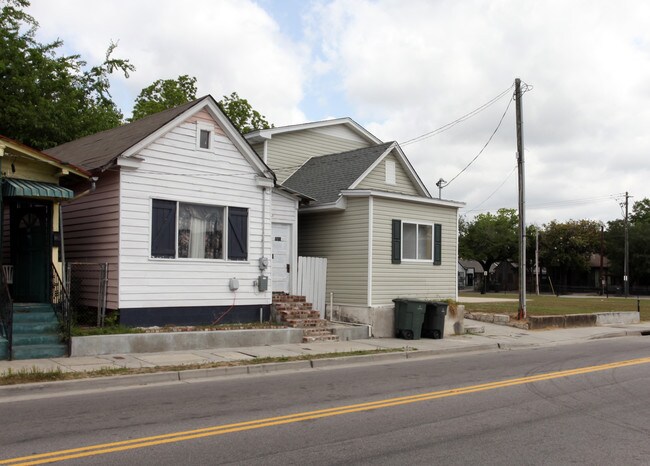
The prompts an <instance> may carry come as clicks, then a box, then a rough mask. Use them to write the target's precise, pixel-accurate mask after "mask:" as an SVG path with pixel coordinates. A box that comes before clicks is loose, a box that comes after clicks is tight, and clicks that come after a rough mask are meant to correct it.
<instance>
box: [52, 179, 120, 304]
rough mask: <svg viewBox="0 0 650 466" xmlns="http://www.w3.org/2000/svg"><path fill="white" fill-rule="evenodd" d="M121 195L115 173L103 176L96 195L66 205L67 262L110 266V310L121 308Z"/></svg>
mask: <svg viewBox="0 0 650 466" xmlns="http://www.w3.org/2000/svg"><path fill="white" fill-rule="evenodd" d="M119 195H120V189H119V173H118V172H117V171H116V170H115V169H113V170H109V171H106V172H104V173H102V174H101V176H100V177H99V180H98V181H97V189H96V190H95V191H94V192H92V193H90V194H88V195H86V196H83V197H81V198H79V199H78V200H76V201H73V202H69V203H68V202H65V203H63V235H64V247H65V257H66V261H68V262H91V263H100V262H107V263H108V267H109V275H108V278H109V281H108V302H107V307H108V309H117V308H118V286H119V283H118V276H119V271H118V256H119V225H120V222H119ZM95 302H96V298H95Z"/></svg>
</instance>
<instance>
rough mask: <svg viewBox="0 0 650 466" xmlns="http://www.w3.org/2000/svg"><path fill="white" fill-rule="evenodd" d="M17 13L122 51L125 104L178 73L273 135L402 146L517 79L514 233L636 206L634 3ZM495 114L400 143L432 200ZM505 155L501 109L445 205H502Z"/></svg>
mask: <svg viewBox="0 0 650 466" xmlns="http://www.w3.org/2000/svg"><path fill="white" fill-rule="evenodd" d="M289 10H291V11H289ZM30 11H31V12H32V14H34V16H35V17H36V18H37V19H38V20H39V21H40V23H41V29H40V32H39V34H40V35H41V36H42V37H43V38H44V39H43V40H45V39H47V38H49V39H50V40H51V39H54V38H56V37H61V38H62V39H63V40H64V41H65V43H66V44H67V45H68V47H69V50H70V51H71V52H75V53H80V54H81V55H82V56H83V57H84V58H87V59H88V61H89V62H90V63H97V62H100V61H101V60H102V59H103V53H104V51H105V50H106V47H107V45H108V43H109V42H110V40H120V45H119V48H118V50H117V52H118V55H120V56H123V57H128V58H130V59H131V60H132V62H133V63H134V64H135V65H136V66H137V68H138V70H137V72H136V73H135V74H134V75H133V76H132V78H130V79H129V80H123V79H116V80H115V81H114V83H115V85H114V88H115V89H116V92H118V93H119V94H120V98H122V99H123V100H124V101H128V105H129V106H130V105H131V103H132V101H133V99H134V98H135V96H136V95H137V93H138V92H139V91H140V89H142V88H143V87H144V86H146V85H148V84H150V83H151V82H153V81H154V80H156V79H159V78H173V77H176V76H178V75H179V74H189V75H193V76H196V77H197V78H198V82H199V87H200V89H199V93H201V94H203V93H211V94H213V95H214V96H215V97H217V98H220V97H221V95H223V94H226V93H230V92H232V91H237V92H239V94H240V95H241V96H244V97H246V98H247V99H249V100H250V101H251V103H252V104H253V106H254V107H255V108H256V109H258V110H259V111H260V112H262V113H263V114H265V115H266V116H267V117H268V119H269V121H272V122H274V123H275V124H276V125H283V124H290V123H297V122H302V121H306V119H307V116H309V117H310V119H314V120H315V119H324V118H326V117H329V116H335V117H340V116H350V117H352V118H354V119H355V120H357V121H359V122H360V123H361V124H363V125H365V126H366V127H367V128H368V129H369V130H370V131H371V132H373V133H374V134H376V135H377V136H378V137H380V138H382V139H384V140H397V141H405V140H408V139H411V138H413V137H415V136H418V135H421V134H424V133H426V132H428V131H431V130H432V129H435V128H438V127H440V126H442V125H444V124H446V123H449V122H450V121H452V120H454V119H456V118H458V117H460V116H461V115H463V114H465V113H467V112H469V111H471V110H473V109H475V108H476V107H478V106H479V105H481V104H483V103H485V102H487V101H488V100H490V99H491V98H492V97H494V96H495V95H497V94H499V93H500V92H501V91H503V90H504V89H506V88H507V87H508V86H510V85H511V84H512V83H513V81H514V78H516V77H520V78H522V80H523V81H525V82H526V83H528V84H531V85H533V89H532V91H530V92H527V93H526V94H525V96H524V107H523V108H524V143H525V147H526V154H525V157H526V170H527V179H526V189H527V203H528V205H529V212H528V218H529V220H530V221H535V222H538V223H543V222H546V221H549V220H551V219H553V218H557V219H559V220H564V219H569V218H593V219H597V220H598V219H600V220H610V219H612V218H615V217H620V209H619V207H618V205H617V202H616V201H615V200H613V199H608V196H609V195H612V194H617V193H621V192H625V191H629V192H630V193H631V194H632V195H634V196H635V199H641V198H643V197H650V192H649V189H648V187H647V184H646V181H645V180H646V179H648V176H649V175H650V173H649V171H650V168H649V165H648V163H647V158H648V152H649V149H650V136H649V135H648V130H647V128H649V127H650V27H648V18H650V3H648V2H646V1H645V0H627V1H624V2H618V3H615V2H610V1H608V0H591V1H586V0H576V1H571V2H566V1H559V0H551V1H545V2H539V1H535V0H520V1H517V2H515V1H512V0H472V1H463V2H458V1H452V0H441V1H435V2H432V1H428V0H410V1H408V2H405V1H403V0H373V1H370V0H333V1H325V0H318V1H312V2H310V3H309V4H308V5H307V6H304V4H303V3H301V2H296V1H289V2H287V1H286V0H285V1H282V0H258V3H255V2H253V1H251V0H241V1H235V0H219V1H208V0H199V1H196V2H193V3H192V4H191V6H188V5H185V4H180V3H178V2H171V1H168V0H158V1H155V2H154V1H151V0H139V1H137V2H132V1H126V0H113V1H99V0H96V1H94V2H92V3H89V2H84V1H82V0H60V1H57V2H51V1H47V0H36V1H34V2H33V6H32V7H31V8H30ZM296 27H298V28H301V30H296V29H295V28H296ZM506 104H507V97H506V98H504V99H502V100H499V101H498V102H497V103H495V104H494V105H493V106H491V107H490V108H489V109H487V110H485V111H483V112H481V113H480V114H479V115H478V116H476V117H474V118H472V119H471V120H468V121H466V122H464V123H462V124H460V125H458V126H456V127H454V128H453V129H451V130H449V131H446V132H444V133H442V134H440V135H437V136H434V137H432V138H429V139H426V140H424V141H422V142H418V143H414V144H410V145H406V146H405V147H404V150H405V152H406V154H407V156H408V157H409V159H410V160H411V162H412V163H413V165H414V166H415V168H416V170H417V171H418V172H419V174H420V176H421V178H422V179H423V181H424V182H425V184H426V185H427V186H428V187H429V190H430V191H431V192H432V193H435V194H437V188H436V187H435V182H436V181H437V180H438V178H441V177H442V178H445V179H447V180H450V179H451V178H452V177H454V176H455V175H456V174H458V173H459V172H460V171H461V170H462V169H463V167H465V166H466V165H467V163H468V162H469V161H470V160H471V159H472V158H473V157H474V156H476V154H477V153H478V151H479V150H480V149H481V147H482V146H483V145H484V144H485V142H486V141H487V140H488V138H489V137H490V134H491V133H492V132H493V131H494V129H495V127H496V125H497V123H498V121H499V118H500V117H501V115H502V113H503V111H504V109H505V107H506ZM515 147H516V146H515V127H514V106H511V108H510V110H509V112H508V114H507V116H506V118H505V119H504V121H503V125H502V127H501V128H500V130H499V132H498V133H497V134H496V136H495V137H494V139H493V141H492V142H491V143H490V145H489V146H488V147H487V148H486V150H485V152H484V153H483V154H482V155H481V156H480V157H479V158H478V159H477V160H476V162H474V164H473V165H472V166H470V167H469V168H468V169H467V170H466V171H465V172H464V173H463V174H462V175H461V176H460V177H458V179H457V180H455V181H454V182H453V183H452V184H451V185H450V186H449V187H448V188H446V189H445V190H444V191H443V195H444V196H445V197H449V198H453V199H457V200H463V201H465V202H467V206H468V209H471V208H476V207H477V206H479V205H480V206H481V207H480V209H481V210H484V209H489V210H495V209H497V208H499V207H515V206H516V205H517V183H516V181H517V177H516V174H514V175H509V174H510V173H511V171H512V167H513V166H514V164H515ZM504 180H506V181H505V182H504ZM502 183H503V186H502V187H501V188H500V189H499V190H498V191H497V192H496V193H495V192H494V191H495V190H496V188H497V187H498V186H499V185H501V184H502ZM493 193H494V194H493ZM489 196H492V197H490V199H489V200H486V199H487V198H488V197H489ZM580 199H591V200H592V201H590V202H583V201H579V200H580ZM551 203H553V204H551Z"/></svg>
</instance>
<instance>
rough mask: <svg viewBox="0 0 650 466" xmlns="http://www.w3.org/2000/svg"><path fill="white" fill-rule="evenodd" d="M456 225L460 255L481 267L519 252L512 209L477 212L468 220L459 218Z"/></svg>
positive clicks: (516, 226) (515, 215)
mask: <svg viewBox="0 0 650 466" xmlns="http://www.w3.org/2000/svg"><path fill="white" fill-rule="evenodd" d="M459 227H460V239H459V253H460V256H461V257H462V258H464V259H473V260H475V261H477V262H478V263H479V264H481V267H483V270H488V271H489V270H490V267H492V264H495V263H496V262H500V261H504V260H515V259H517V257H518V256H519V252H518V251H519V249H518V248H519V234H518V231H519V216H518V215H517V212H516V211H515V209H499V210H498V211H497V213H496V214H492V213H489V212H488V213H486V214H479V215H477V216H476V217H475V218H474V220H472V221H471V222H467V221H465V220H464V219H461V222H460V225H459ZM488 280H489V274H488ZM488 285H489V283H486V284H485V286H488Z"/></svg>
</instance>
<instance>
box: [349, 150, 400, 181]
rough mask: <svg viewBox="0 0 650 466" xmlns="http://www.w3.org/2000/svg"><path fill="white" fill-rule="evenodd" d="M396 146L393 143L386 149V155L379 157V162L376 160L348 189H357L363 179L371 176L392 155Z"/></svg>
mask: <svg viewBox="0 0 650 466" xmlns="http://www.w3.org/2000/svg"><path fill="white" fill-rule="evenodd" d="M395 145H396V143H392V144H391V145H390V146H388V147H387V148H386V150H385V151H384V153H383V154H381V155H380V156H379V157H377V160H375V161H374V162H373V163H372V165H370V166H369V167H368V168H367V169H366V171H364V172H363V173H362V174H361V176H359V178H357V179H356V180H354V183H352V184H351V185H350V187H349V188H348V189H355V188H356V187H357V186H358V185H359V183H361V182H362V181H363V179H364V178H365V177H366V176H368V175H369V174H370V173H371V172H372V171H373V170H374V169H375V168H377V166H379V164H380V163H381V161H382V160H384V159H385V158H386V156H387V155H388V154H390V152H391V151H392V150H393V149H394V148H395Z"/></svg>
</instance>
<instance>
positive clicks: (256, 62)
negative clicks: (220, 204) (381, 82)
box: [30, 0, 306, 124]
mask: <svg viewBox="0 0 650 466" xmlns="http://www.w3.org/2000/svg"><path fill="white" fill-rule="evenodd" d="M30 12H31V13H32V14H33V15H34V16H35V17H36V18H37V19H38V20H40V25H41V27H40V29H39V37H42V38H43V39H42V40H51V39H54V38H56V37H60V38H61V39H63V40H64V42H65V43H66V44H67V46H68V47H70V46H73V47H74V49H73V50H74V52H75V53H79V54H81V55H82V57H83V58H85V59H86V60H87V61H88V62H89V63H99V62H101V61H102V60H103V54H104V53H105V51H106V48H107V46H108V44H109V43H110V41H111V40H114V41H116V40H119V47H118V48H117V50H116V56H120V57H125V58H128V59H129V60H130V61H131V62H132V63H133V64H134V65H135V66H136V68H137V71H136V72H135V73H133V75H132V76H131V77H130V78H129V79H128V80H124V79H114V80H113V83H114V87H123V88H124V89H125V91H124V92H123V95H124V96H125V97H127V98H128V99H129V100H127V101H125V102H122V106H123V108H124V107H126V106H128V107H129V110H130V106H131V105H132V103H133V99H134V98H135V97H136V96H137V94H138V93H139V92H140V90H141V89H142V88H143V87H145V86H148V85H149V84H151V83H152V82H153V81H155V80H157V79H169V78H176V77H177V76H179V75H181V74H188V75H190V76H196V77H197V79H198V88H199V89H198V91H199V95H203V94H212V95H213V96H214V97H215V98H217V99H220V98H221V96H222V95H224V94H228V95H229V94H230V93H231V92H233V91H237V92H238V93H239V95H240V96H242V97H245V98H247V99H248V100H249V101H250V102H251V103H252V105H253V106H254V107H255V108H256V109H257V110H259V111H260V112H261V113H262V114H264V115H266V117H267V119H269V121H272V122H280V123H281V124H284V123H291V122H295V121H303V120H304V115H303V113H302V111H301V110H300V107H299V104H300V101H301V100H302V99H303V97H304V96H303V90H302V89H303V87H302V83H303V81H304V80H305V76H304V74H305V71H304V69H303V67H304V61H305V60H306V56H305V55H306V52H305V50H304V49H303V48H302V47H301V46H300V45H299V44H294V43H292V42H291V41H290V40H288V39H287V38H286V37H285V35H283V33H282V31H280V30H279V28H278V25H277V23H276V22H275V21H274V20H273V19H272V18H271V17H270V16H269V15H268V14H267V13H266V12H265V11H264V10H263V9H262V8H260V7H259V6H258V5H256V4H255V3H253V2H250V1H240V0H228V1H219V2H213V1H208V0H199V1H195V2H192V3H191V4H183V3H179V2H165V1H152V0H139V1H136V2H133V1H127V0H112V1H104V2H99V1H96V2H92V3H89V2H87V1H84V0H62V1H57V2H50V1H43V0H37V1H34V2H33V3H32V7H31V8H30Z"/></svg>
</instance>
